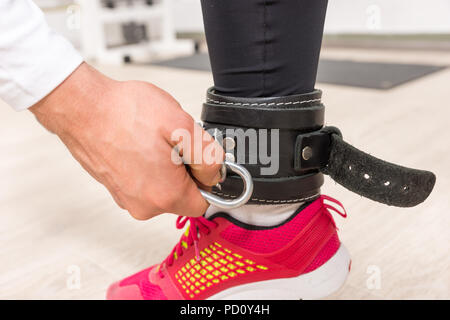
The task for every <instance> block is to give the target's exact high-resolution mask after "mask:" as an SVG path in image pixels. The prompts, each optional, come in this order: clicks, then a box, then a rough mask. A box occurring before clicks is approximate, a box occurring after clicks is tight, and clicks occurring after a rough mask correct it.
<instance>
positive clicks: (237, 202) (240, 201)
mask: <svg viewBox="0 0 450 320" xmlns="http://www.w3.org/2000/svg"><path fill="white" fill-rule="evenodd" d="M224 167H226V168H229V169H230V170H231V171H233V172H234V173H236V174H238V175H239V176H240V177H241V178H242V181H243V182H244V190H243V191H242V194H241V195H240V196H239V197H237V198H235V199H233V200H226V199H223V198H221V197H218V196H216V195H213V194H211V193H209V192H207V191H204V190H200V193H201V194H202V196H203V198H205V199H206V201H208V202H209V203H210V204H212V205H214V206H216V207H218V208H222V209H235V208H239V207H242V206H243V205H245V204H246V203H247V202H248V201H249V200H250V198H251V196H252V193H253V180H252V176H251V175H250V172H248V170H247V169H245V168H244V167H243V166H241V165H238V164H236V163H234V162H229V161H225V162H224Z"/></svg>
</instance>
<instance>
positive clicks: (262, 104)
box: [206, 98, 321, 106]
mask: <svg viewBox="0 0 450 320" xmlns="http://www.w3.org/2000/svg"><path fill="white" fill-rule="evenodd" d="M206 100H207V101H208V102H214V103H216V104H225V105H233V106H275V105H277V106H287V105H291V104H292V105H295V104H304V103H310V102H320V101H321V99H312V100H304V101H290V102H279V103H276V102H270V103H267V102H263V103H241V102H225V101H218V100H213V99H211V98H206Z"/></svg>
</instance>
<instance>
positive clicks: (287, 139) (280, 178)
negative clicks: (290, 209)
mask: <svg viewBox="0 0 450 320" xmlns="http://www.w3.org/2000/svg"><path fill="white" fill-rule="evenodd" d="M320 99H321V91H319V90H315V91H314V92H311V93H308V94H302V95H293V96H287V97H270V98H236V97H225V96H221V95H218V94H217V93H215V92H214V89H209V90H208V93H207V102H206V103H205V104H204V105H203V112H202V120H203V121H204V126H205V129H207V130H209V131H210V132H211V133H212V134H215V135H216V136H217V132H219V133H220V134H219V136H220V135H224V136H228V138H232V139H234V141H235V142H234V145H235V146H234V147H233V148H230V149H229V150H227V152H228V154H229V157H232V158H234V159H235V160H236V162H237V163H239V164H242V165H244V166H245V167H246V168H247V169H248V170H249V171H250V173H251V175H252V177H253V181H254V193H253V196H252V198H251V200H250V203H255V204H276V203H296V202H303V201H308V200H311V199H313V198H314V197H316V196H318V194H319V193H320V187H321V186H322V184H323V175H322V173H325V174H328V175H330V176H331V177H332V178H333V179H334V180H335V181H336V182H338V183H339V184H341V185H343V186H344V187H346V188H347V189H349V190H351V191H354V192H355V193H357V194H360V195H362V196H365V197H367V198H370V199H372V200H375V201H378V202H381V203H385V204H388V205H394V206H400V207H410V206H414V205H417V204H419V203H421V202H423V201H424V200H425V199H426V198H427V197H428V195H429V194H430V193H431V191H432V189H433V186H434V183H435V179H436V177H435V176H434V174H433V173H431V172H428V171H422V170H415V169H410V168H406V167H401V166H398V165H395V164H392V163H388V162H386V161H383V160H380V159H377V158H375V157H373V156H370V155H368V154H366V153H364V152H362V151H360V150H358V149H356V148H354V147H352V146H350V145H349V144H347V143H346V142H345V141H343V140H342V135H341V133H340V131H339V130H338V129H337V128H334V127H323V124H324V106H323V104H322V103H321V100H320ZM268 130H269V131H268ZM249 132H250V133H249ZM264 134H265V135H264ZM275 136H276V137H275ZM252 137H253V139H252ZM274 138H276V139H274ZM277 139H278V140H277ZM236 146H237V147H236ZM239 146H241V147H242V148H241V149H244V152H243V154H239ZM255 146H256V147H257V148H256V149H258V151H257V154H256V155H255V154H254V153H255V152H251V150H252V147H253V151H254V149H255V148H254V147H255ZM276 147H278V148H276ZM261 148H263V149H265V148H267V150H268V151H269V153H272V154H274V153H275V154H276V155H277V156H278V161H279V167H278V170H277V171H276V172H274V173H271V174H267V172H268V171H270V170H266V173H264V172H263V171H264V169H267V157H266V156H267V155H264V153H262V154H261V153H260V152H259V150H260V149H261ZM241 153H242V150H241ZM252 160H253V161H252ZM269 169H273V168H271V167H269ZM242 187H243V186H242V182H241V181H240V179H237V178H236V177H233V176H230V177H229V178H227V180H226V181H225V182H224V183H223V184H222V188H221V190H218V189H214V190H213V192H214V193H216V194H217V195H220V196H223V197H225V198H234V197H237V196H239V195H240V194H241V191H242Z"/></svg>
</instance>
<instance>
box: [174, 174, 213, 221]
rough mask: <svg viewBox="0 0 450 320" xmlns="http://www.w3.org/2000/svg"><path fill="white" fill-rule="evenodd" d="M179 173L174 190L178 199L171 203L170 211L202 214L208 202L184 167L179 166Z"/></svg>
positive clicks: (195, 214) (189, 215) (182, 213)
mask: <svg viewBox="0 0 450 320" xmlns="http://www.w3.org/2000/svg"><path fill="white" fill-rule="evenodd" d="M178 170H179V174H180V175H181V176H182V177H181V178H180V179H179V181H180V183H178V184H177V187H176V189H177V190H174V193H175V194H178V200H177V201H175V202H173V203H172V210H171V212H172V213H175V214H178V215H182V216H188V217H199V216H201V215H203V214H204V213H205V212H206V210H207V209H208V207H209V203H208V202H207V201H206V200H205V198H203V196H202V195H201V193H200V189H199V187H198V185H197V184H196V182H195V181H194V180H192V178H191V176H190V175H189V173H188V172H187V170H186V169H185V168H182V167H180V168H179V169H178Z"/></svg>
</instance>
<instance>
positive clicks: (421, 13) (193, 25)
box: [0, 0, 450, 47]
mask: <svg viewBox="0 0 450 320" xmlns="http://www.w3.org/2000/svg"><path fill="white" fill-rule="evenodd" d="M0 1H1V0H0ZM93 1H94V0H93ZM172 1H173V15H174V23H175V28H176V30H177V31H179V32H202V31H203V19H202V12H201V7H200V0H172ZM217 1H226V0H217ZM242 1H245V0H242ZM286 1H291V0H286ZM35 2H36V3H37V4H38V5H40V6H41V7H43V8H44V10H45V12H46V16H47V19H48V21H49V23H50V25H51V26H52V27H53V28H54V29H55V30H57V31H58V32H60V33H62V34H63V35H64V36H66V37H67V38H69V39H70V40H71V41H72V42H73V43H74V44H75V45H76V46H77V47H78V46H79V43H80V40H79V37H80V36H79V30H77V28H73V25H74V20H76V16H75V15H74V13H73V12H72V11H70V9H69V10H68V9H67V5H68V4H70V3H71V2H72V1H71V0H35ZM75 22H76V21H75ZM325 32H326V33H328V34H332V33H396V34H399V33H447V34H450V0H329V6H328V13H327V19H326V24H325Z"/></svg>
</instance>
